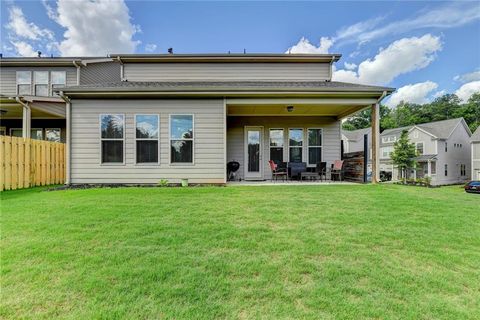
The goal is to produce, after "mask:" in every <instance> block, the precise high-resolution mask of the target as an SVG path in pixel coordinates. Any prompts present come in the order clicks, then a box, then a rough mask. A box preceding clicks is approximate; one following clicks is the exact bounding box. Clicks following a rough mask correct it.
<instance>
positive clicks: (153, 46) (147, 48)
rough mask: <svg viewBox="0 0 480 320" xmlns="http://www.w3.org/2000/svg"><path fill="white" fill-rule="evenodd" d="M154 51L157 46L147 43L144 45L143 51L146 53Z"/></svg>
mask: <svg viewBox="0 0 480 320" xmlns="http://www.w3.org/2000/svg"><path fill="white" fill-rule="evenodd" d="M155 50H157V45H156V44H154V43H147V44H146V45H145V51H146V52H154V51H155Z"/></svg>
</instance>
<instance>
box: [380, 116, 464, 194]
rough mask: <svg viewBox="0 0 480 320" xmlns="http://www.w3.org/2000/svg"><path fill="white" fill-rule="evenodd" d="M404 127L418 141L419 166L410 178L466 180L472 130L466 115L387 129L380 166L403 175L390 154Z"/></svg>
mask: <svg viewBox="0 0 480 320" xmlns="http://www.w3.org/2000/svg"><path fill="white" fill-rule="evenodd" d="M403 130H407V131H408V137H409V139H410V142H412V143H415V146H416V149H417V153H418V157H417V158H416V161H417V168H416V170H412V171H411V172H409V173H408V175H409V176H408V177H409V178H423V177H425V176H429V177H431V179H432V184H433V185H446V184H455V183H463V182H465V181H467V180H468V179H469V177H470V174H471V173H470V172H471V160H470V153H471V151H470V148H469V142H470V136H471V132H470V129H469V128H468V125H467V123H466V122H465V120H464V119H463V118H457V119H450V120H444V121H437V122H429V123H423V124H418V125H414V126H409V127H402V128H395V129H387V130H385V131H383V132H382V134H381V140H380V170H385V171H390V172H392V173H393V174H392V177H393V179H394V180H396V179H400V178H401V177H400V175H399V172H398V170H397V169H396V168H395V165H394V164H393V162H392V160H391V158H390V154H391V153H392V152H393V145H394V143H395V142H396V141H397V140H398V139H399V138H400V135H401V133H402V131H403Z"/></svg>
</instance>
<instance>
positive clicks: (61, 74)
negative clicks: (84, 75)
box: [50, 71, 67, 94]
mask: <svg viewBox="0 0 480 320" xmlns="http://www.w3.org/2000/svg"><path fill="white" fill-rule="evenodd" d="M50 83H51V84H52V94H53V90H54V89H55V88H62V87H65V84H66V83H67V73H66V72H65V71H52V72H51V73H50Z"/></svg>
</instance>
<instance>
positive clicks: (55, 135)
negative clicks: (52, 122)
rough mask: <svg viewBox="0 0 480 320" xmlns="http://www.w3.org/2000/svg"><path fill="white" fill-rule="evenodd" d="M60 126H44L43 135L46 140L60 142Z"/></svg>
mask: <svg viewBox="0 0 480 320" xmlns="http://www.w3.org/2000/svg"><path fill="white" fill-rule="evenodd" d="M60 133H61V130H60V128H46V129H45V137H46V140H48V141H53V142H60Z"/></svg>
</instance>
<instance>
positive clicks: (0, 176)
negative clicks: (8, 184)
mask: <svg viewBox="0 0 480 320" xmlns="http://www.w3.org/2000/svg"><path fill="white" fill-rule="evenodd" d="M3 190H5V137H4V136H0V191H3Z"/></svg>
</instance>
